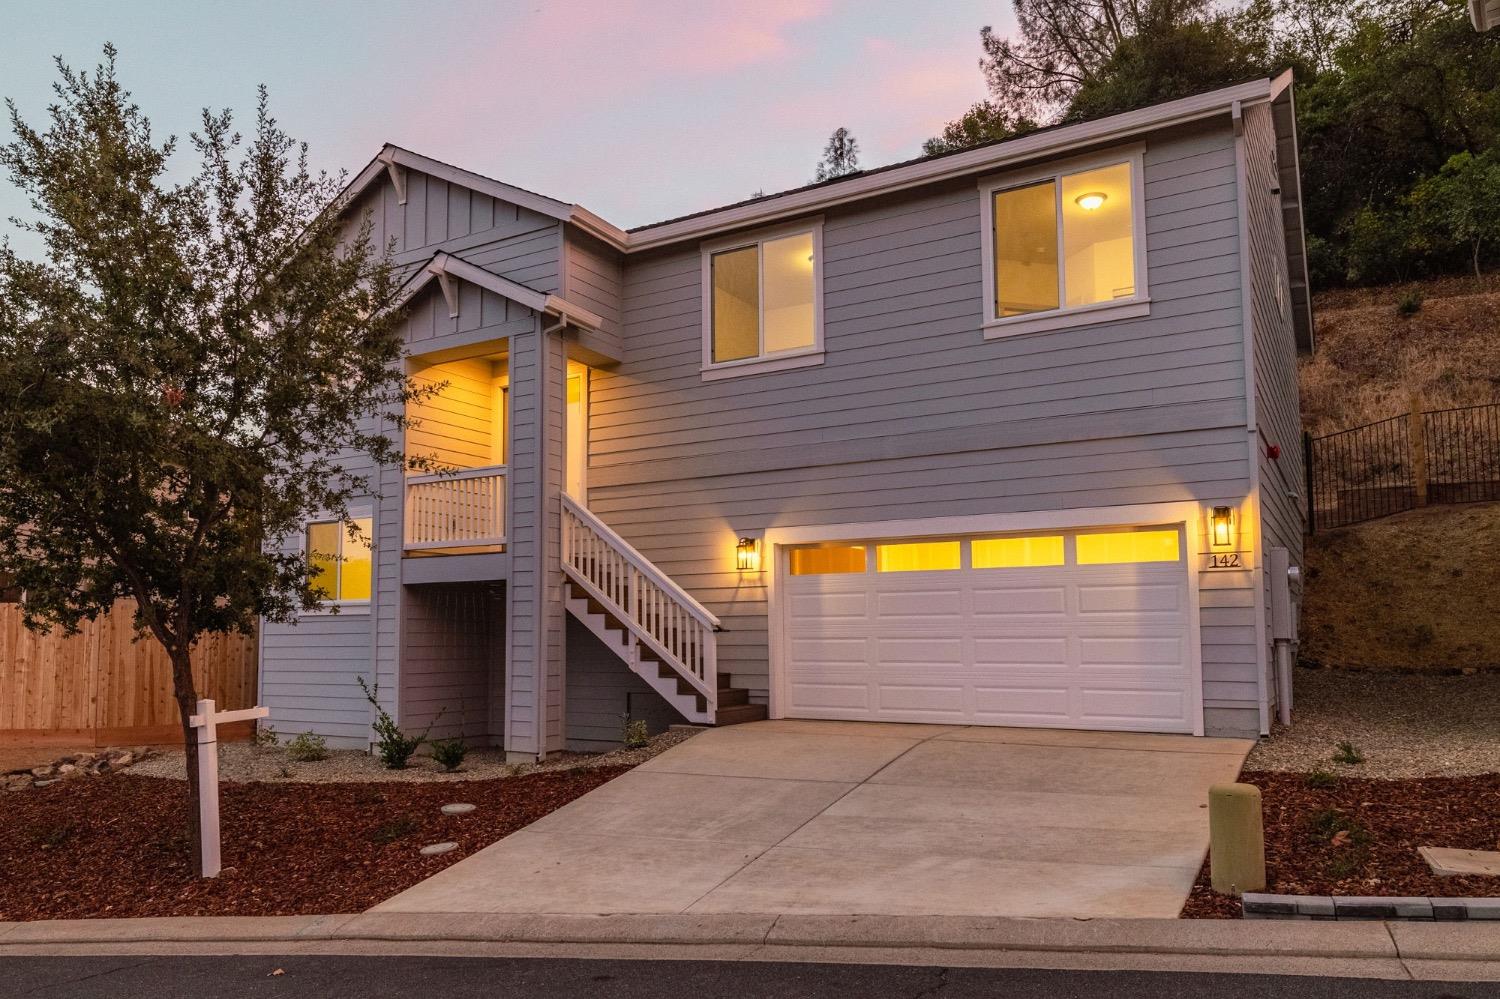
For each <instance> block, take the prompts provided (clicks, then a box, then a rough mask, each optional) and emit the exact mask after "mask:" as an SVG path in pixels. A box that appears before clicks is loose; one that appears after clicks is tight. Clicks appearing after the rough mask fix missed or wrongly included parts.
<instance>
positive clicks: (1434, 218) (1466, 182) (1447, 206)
mask: <svg viewBox="0 0 1500 999" xmlns="http://www.w3.org/2000/svg"><path fill="white" fill-rule="evenodd" d="M1411 205H1412V212H1413V214H1414V215H1415V216H1416V218H1417V219H1419V220H1420V221H1421V222H1422V223H1423V224H1422V225H1421V226H1420V227H1419V228H1420V230H1421V231H1423V232H1427V233H1432V232H1439V233H1442V234H1443V235H1444V236H1445V237H1446V238H1447V241H1448V244H1449V245H1456V246H1466V247H1467V248H1468V257H1469V266H1470V267H1472V268H1473V270H1474V276H1475V277H1476V278H1477V277H1481V276H1482V275H1481V273H1480V260H1481V255H1482V254H1483V252H1484V247H1485V246H1486V245H1494V244H1495V243H1500V152H1497V150H1494V149H1490V150H1487V151H1485V152H1483V153H1481V154H1479V155H1478V156H1475V155H1474V154H1472V153H1458V154H1457V155H1455V156H1453V157H1452V158H1451V159H1449V160H1448V162H1447V163H1444V164H1443V168H1442V170H1440V171H1438V173H1437V175H1436V176H1434V177H1428V178H1427V179H1426V180H1424V181H1422V182H1421V183H1420V184H1418V185H1417V186H1416V187H1415V188H1414V189H1413V190H1412V193H1411Z"/></svg>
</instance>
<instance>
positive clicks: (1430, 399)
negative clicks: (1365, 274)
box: [1300, 276, 1500, 434]
mask: <svg viewBox="0 0 1500 999" xmlns="http://www.w3.org/2000/svg"><path fill="white" fill-rule="evenodd" d="M1412 300H1418V301H1420V302H1421V305H1420V307H1419V308H1418V309H1417V310H1416V311H1415V312H1414V313H1412V314H1411V315H1403V314H1402V312H1401V309H1400V306H1401V303H1402V302H1403V301H1412ZM1313 310H1314V315H1315V316H1316V319H1317V352H1316V353H1315V354H1313V356H1312V357H1311V358H1310V359H1307V360H1304V361H1303V362H1302V367H1301V373H1300V380H1301V384H1302V420H1303V424H1304V426H1305V427H1306V428H1307V429H1308V430H1309V431H1311V432H1312V433H1313V434H1326V433H1329V432H1331V431H1334V430H1343V429H1345V428H1347V427H1353V426H1358V425H1360V424H1362V423H1370V422H1373V421H1375V420H1382V419H1385V418H1386V417H1388V416H1396V415H1398V414H1400V413H1404V412H1406V411H1407V409H1408V408H1409V407H1410V398H1411V394H1412V393H1413V392H1416V393H1420V394H1421V396H1422V400H1423V405H1424V408H1426V409H1446V408H1448V407H1452V406H1471V405H1475V404H1477V403H1486V402H1497V401H1500V278H1497V277H1490V276H1486V278H1485V280H1484V281H1483V282H1480V281H1477V280H1476V279H1474V278H1473V277H1452V278H1440V279H1436V280H1432V281H1423V282H1416V283H1412V284H1406V285H1387V286H1383V287H1379V288H1353V289H1338V290H1336V291H1331V292H1324V293H1322V294H1320V295H1318V296H1317V297H1316V298H1315V299H1314V302H1313Z"/></svg>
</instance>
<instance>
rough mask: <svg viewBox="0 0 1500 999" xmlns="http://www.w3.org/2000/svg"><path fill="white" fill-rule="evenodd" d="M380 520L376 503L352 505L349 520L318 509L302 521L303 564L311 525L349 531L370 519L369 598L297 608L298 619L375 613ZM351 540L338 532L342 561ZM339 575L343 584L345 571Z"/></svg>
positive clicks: (300, 547)
mask: <svg viewBox="0 0 1500 999" xmlns="http://www.w3.org/2000/svg"><path fill="white" fill-rule="evenodd" d="M379 519H380V518H379V515H378V513H377V512H376V510H375V506H374V504H370V505H368V506H351V507H349V516H348V518H347V519H342V518H340V517H338V516H336V515H335V514H334V513H332V512H331V511H328V510H319V511H318V512H317V513H316V514H314V515H313V516H311V517H308V518H307V519H306V520H304V521H303V522H302V530H300V531H298V532H297V553H298V554H299V555H300V556H301V557H302V559H303V561H306V560H307V559H308V558H309V552H308V548H307V532H308V531H309V530H310V529H311V528H312V526H313V525H314V524H338V525H339V527H340V528H346V527H347V525H349V524H350V523H353V522H354V521H356V520H369V522H370V595H369V596H368V597H367V598H365V599H364V600H323V601H321V606H319V607H318V608H317V609H316V610H302V609H298V611H297V616H298V617H332V616H334V615H355V616H359V615H365V614H371V613H374V608H375V592H376V589H377V579H376V573H377V571H378V568H379V564H380V561H379V560H380V556H379V554H378V551H377V549H378V546H377V545H376V543H375V538H376V533H377V532H378V531H379ZM348 540H349V532H348V531H347V530H340V531H339V558H340V559H342V558H343V556H344V544H345V543H346V542H347V541H348ZM339 564H340V565H342V564H343V563H342V562H340V563H339ZM337 572H338V576H339V579H340V581H342V578H343V570H342V569H338V570H337ZM371 654H372V655H373V654H374V647H373V646H372V647H371Z"/></svg>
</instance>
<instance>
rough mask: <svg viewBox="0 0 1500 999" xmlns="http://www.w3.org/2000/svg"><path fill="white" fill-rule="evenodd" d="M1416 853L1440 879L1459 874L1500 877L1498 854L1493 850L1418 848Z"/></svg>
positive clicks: (1499, 854)
mask: <svg viewBox="0 0 1500 999" xmlns="http://www.w3.org/2000/svg"><path fill="white" fill-rule="evenodd" d="M1417 852H1418V853H1420V854H1421V855H1422V859H1423V860H1425V861H1427V866H1428V867H1430V868H1432V873H1433V874H1436V875H1437V876H1438V877H1440V878H1451V877H1457V876H1458V875H1461V874H1480V875H1489V876H1491V877H1493V876H1496V875H1500V853H1496V852H1495V851H1494V850H1451V849H1449V848H1447V847H1443V846H1419V847H1417Z"/></svg>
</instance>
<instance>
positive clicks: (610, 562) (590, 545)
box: [562, 496, 719, 718]
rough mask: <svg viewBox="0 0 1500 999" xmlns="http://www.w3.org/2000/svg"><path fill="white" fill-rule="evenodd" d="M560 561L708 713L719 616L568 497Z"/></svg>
mask: <svg viewBox="0 0 1500 999" xmlns="http://www.w3.org/2000/svg"><path fill="white" fill-rule="evenodd" d="M562 560H563V571H564V572H565V573H567V575H568V577H569V578H570V579H572V580H573V581H574V582H576V583H578V584H579V585H580V586H582V587H583V588H584V590H586V591H587V592H588V593H589V595H590V596H592V597H593V598H594V599H595V600H597V601H598V602H599V603H600V604H602V605H603V606H604V607H605V608H606V609H607V610H608V611H609V612H610V614H612V615H613V616H614V617H616V618H618V619H619V620H620V621H621V622H622V623H623V624H624V625H625V626H626V627H628V628H629V629H630V632H631V634H632V635H633V636H634V637H635V638H636V639H637V640H638V641H640V642H641V643H642V644H643V645H645V646H646V647H647V648H649V649H650V650H651V651H652V652H654V653H655V654H656V655H658V656H660V657H661V661H662V662H664V663H665V664H666V665H667V666H669V667H671V668H672V669H673V670H674V671H675V672H676V673H677V675H678V676H680V677H682V678H683V679H684V680H686V681H687V682H688V683H689V684H691V685H692V687H693V689H694V690H696V691H697V692H698V693H699V694H700V695H702V697H703V698H704V699H705V700H706V702H707V716H708V717H709V718H712V717H713V714H714V710H715V708H716V707H717V704H718V695H719V678H718V658H719V642H718V635H717V634H716V632H717V631H718V628H719V619H718V618H717V617H715V616H714V615H713V614H712V613H710V612H709V611H708V609H707V608H706V607H704V606H703V605H702V604H700V603H699V602H698V601H696V600H694V599H693V597H692V595H691V594H690V593H688V592H687V591H686V590H684V589H683V588H682V587H681V586H678V585H677V584H676V583H675V582H673V581H672V579H671V578H670V577H668V576H667V574H666V573H664V572H662V571H661V570H660V569H658V568H657V567H656V566H655V565H653V564H652V563H651V562H650V561H649V560H648V559H647V558H646V557H645V556H644V555H642V554H641V553H640V552H638V551H636V550H635V549H634V548H632V547H631V546H630V544H629V543H628V542H626V541H625V539H624V538H622V537H620V536H619V535H618V534H616V533H615V532H614V531H612V530H610V528H609V526H608V525H606V524H605V523H604V521H602V520H600V519H599V518H598V517H596V516H594V515H593V513H591V512H590V511H589V510H588V509H587V508H586V507H584V506H581V505H579V504H578V503H577V502H575V501H574V500H573V499H572V498H571V497H568V496H564V497H563V510H562ZM648 679H649V678H648Z"/></svg>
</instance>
